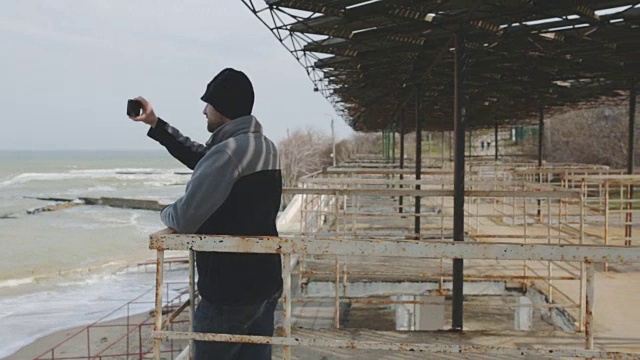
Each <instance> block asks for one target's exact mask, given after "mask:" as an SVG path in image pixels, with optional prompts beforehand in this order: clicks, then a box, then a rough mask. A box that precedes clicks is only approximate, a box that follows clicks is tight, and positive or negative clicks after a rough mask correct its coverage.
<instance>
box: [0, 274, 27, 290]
mask: <svg viewBox="0 0 640 360" xmlns="http://www.w3.org/2000/svg"><path fill="white" fill-rule="evenodd" d="M34 282H36V278H35V277H28V278H22V279H8V280H0V289H1V288H8V287H16V286H20V285H27V284H31V283H34Z"/></svg>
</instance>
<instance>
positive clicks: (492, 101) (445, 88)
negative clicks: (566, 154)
mask: <svg viewBox="0 0 640 360" xmlns="http://www.w3.org/2000/svg"><path fill="white" fill-rule="evenodd" d="M259 2H261V1H257V0H256V1H254V0H243V3H244V4H245V5H246V6H247V7H248V8H249V9H250V10H251V11H252V12H253V13H254V14H255V15H256V16H257V17H258V19H259V20H260V21H262V22H263V23H264V24H265V25H266V26H267V27H268V28H269V29H270V30H271V31H272V32H273V34H274V35H275V36H276V38H277V39H278V40H279V41H280V42H281V43H282V44H283V45H284V46H285V47H286V48H287V50H289V51H290V52H291V54H292V55H293V56H294V57H295V58H296V60H297V61H298V62H299V63H300V64H302V66H303V67H304V68H305V70H306V71H307V73H308V74H309V76H310V78H311V79H312V81H313V83H314V86H315V89H316V90H317V91H320V92H322V93H323V95H324V96H325V97H327V98H328V99H329V100H330V101H331V102H332V103H333V104H334V105H335V107H336V109H337V110H338V111H339V112H340V113H341V114H342V115H343V116H344V117H345V120H347V122H348V123H349V124H350V125H351V126H352V127H353V128H354V129H355V130H359V131H378V130H382V129H385V128H386V127H387V126H388V125H389V124H391V123H392V122H393V120H394V119H396V118H398V116H400V112H401V110H402V109H405V108H412V109H413V108H415V105H416V104H420V105H421V108H422V114H423V116H421V117H422V118H421V119H420V122H423V126H424V128H425V129H431V130H434V129H453V121H452V119H453V118H454V116H453V115H454V114H453V110H454V108H455V106H454V100H453V98H452V97H451V94H453V93H454V87H455V85H456V84H455V81H454V66H453V63H454V60H455V56H456V51H457V50H456V49H458V50H462V54H461V55H462V56H461V57H460V59H461V60H462V61H463V63H464V65H462V72H461V73H460V74H461V75H462V78H461V79H460V82H459V85H462V84H463V83H464V88H465V91H464V98H463V101H464V106H465V109H466V123H467V124H466V126H467V127H468V128H469V127H493V125H494V123H495V122H496V121H498V122H500V123H514V122H522V121H528V122H535V121H536V120H537V118H538V113H539V111H540V109H544V110H545V112H547V113H550V112H552V111H554V109H558V108H563V107H565V106H576V105H579V104H584V103H589V102H592V101H601V100H602V98H603V97H616V96H620V95H622V93H620V92H618V90H628V89H629V88H630V87H632V84H633V81H635V80H630V79H629V74H631V73H633V72H634V71H635V70H634V69H637V68H638V66H639V65H640V64H639V63H638V59H639V58H640V57H639V53H638V51H640V50H638V49H640V41H639V40H638V39H639V37H638V36H637V35H638V29H637V25H638V9H636V8H634V6H637V5H638V2H637V1H629V0H626V1H625V0H617V1H612V0H607V1H588V0H584V1H554V2H530V1H510V2H504V1H463V0H449V1H427V0H423V1H417V0H416V1H399V0H385V1H361V0H355V1H354V0H331V1H316V0H313V1H311V0H267V1H265V3H266V5H267V6H266V7H264V5H260V4H258V3H259ZM455 38H459V41H458V43H459V44H460V45H462V47H459V48H456V46H455V43H456V40H455ZM416 92H417V94H418V95H417V96H415V95H414V94H415V93H416ZM427 119H428V120H427ZM416 125H417V124H416ZM412 128H413V126H412V125H406V129H407V130H410V129H412Z"/></svg>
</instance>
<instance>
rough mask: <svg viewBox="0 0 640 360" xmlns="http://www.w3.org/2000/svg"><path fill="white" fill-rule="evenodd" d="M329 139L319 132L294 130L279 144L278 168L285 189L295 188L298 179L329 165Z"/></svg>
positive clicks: (314, 130) (309, 129)
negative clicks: (279, 168) (281, 174)
mask: <svg viewBox="0 0 640 360" xmlns="http://www.w3.org/2000/svg"><path fill="white" fill-rule="evenodd" d="M327 149H329V154H330V153H331V139H330V137H328V136H327V135H326V134H324V133H322V132H321V131H319V130H316V129H312V128H307V129H298V130H294V131H293V132H292V133H291V134H290V135H289V136H287V138H285V139H283V140H282V141H281V142H280V144H279V153H280V167H281V169H282V173H283V185H284V186H285V187H290V186H296V184H297V182H298V179H300V178H301V177H302V176H305V175H309V174H311V173H313V172H316V171H319V170H322V168H324V167H326V166H328V165H329V164H330V163H331V158H330V156H328V154H327Z"/></svg>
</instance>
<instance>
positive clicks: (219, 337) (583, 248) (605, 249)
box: [150, 232, 640, 360]
mask: <svg viewBox="0 0 640 360" xmlns="http://www.w3.org/2000/svg"><path fill="white" fill-rule="evenodd" d="M150 248H151V249H154V250H156V251H157V259H158V260H157V262H158V270H157V271H158V272H157V276H156V278H157V286H158V287H159V288H162V276H163V275H162V273H163V266H162V264H163V261H164V252H165V251H166V250H189V251H190V252H192V253H193V252H194V251H221V252H242V253H275V254H282V255H283V258H284V259H283V260H284V261H283V278H284V294H283V303H284V304H283V313H284V315H283V318H284V336H281V337H263V336H246V335H229V334H205V333H194V332H175V331H167V330H165V328H164V326H163V316H162V301H163V296H162V295H163V292H162V291H157V292H156V311H155V324H156V326H155V327H154V332H153V336H154V338H155V339H156V340H155V343H154V356H155V359H158V360H159V359H160V349H161V345H162V341H163V340H170V339H182V340H200V341H226V342H244V343H258V344H273V345H282V346H284V358H285V359H289V358H290V355H291V347H293V346H305V347H326V348H348V349H378V350H391V351H413V352H427V353H440V354H442V353H445V354H474V353H480V354H503V355H505V354H506V355H512V356H527V355H532V356H544V357H564V358H566V357H570V358H576V357H584V358H617V359H632V358H637V357H638V356H639V354H637V353H623V352H608V351H601V350H593V349H594V338H593V330H592V329H593V309H594V302H593V301H594V299H595V298H594V296H595V287H594V271H595V270H594V263H604V262H617V263H627V262H640V248H638V247H624V248H623V247H612V246H589V245H549V244H518V245H516V244H501V243H492V244H487V243H475V242H464V243H454V242H441V241H434V242H419V241H406V240H379V239H373V238H370V239H360V240H347V239H312V238H307V237H297V238H275V237H267V238H264V237H263V238H251V237H242V238H238V237H228V236H205V235H176V234H168V233H166V232H160V233H156V234H153V235H151V239H150ZM299 254H309V255H329V256H349V257H352V256H365V257H393V258H396V259H402V258H414V259H430V258H431V259H433V258H449V259H455V258H465V259H480V260H529V261H557V262H566V261H571V262H581V263H583V264H584V266H585V267H586V279H585V281H586V289H585V304H586V306H585V309H584V312H585V350H580V349H566V348H552V349H550V348H535V347H533V348H532V347H526V348H523V347H519V348H508V347H497V346H486V347H484V346H463V345H437V344H417V343H416V344H406V343H393V342H382V341H350V340H330V341H327V340H323V339H321V338H303V337H299V336H293V335H292V328H291V314H292V313H291V296H292V291H291V290H292V289H291V287H292V281H291V274H292V265H294V264H295V262H293V261H292V256H294V255H299ZM190 259H191V260H192V259H193V256H190ZM192 286H193V284H192Z"/></svg>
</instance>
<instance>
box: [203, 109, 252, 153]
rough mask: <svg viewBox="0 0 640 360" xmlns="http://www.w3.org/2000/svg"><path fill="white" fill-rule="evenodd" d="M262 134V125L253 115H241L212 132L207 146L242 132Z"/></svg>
mask: <svg viewBox="0 0 640 360" xmlns="http://www.w3.org/2000/svg"><path fill="white" fill-rule="evenodd" d="M251 133H255V134H262V125H261V124H260V123H259V122H258V119H256V117H255V116H253V115H248V116H243V117H239V118H237V119H233V120H231V121H229V122H228V123H226V124H224V125H222V126H220V127H219V128H217V129H216V130H215V131H214V132H213V133H212V134H211V138H209V141H207V146H209V147H212V146H215V145H218V144H220V143H221V142H223V141H226V140H229V139H231V138H232V137H235V136H238V135H241V134H251Z"/></svg>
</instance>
